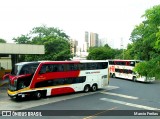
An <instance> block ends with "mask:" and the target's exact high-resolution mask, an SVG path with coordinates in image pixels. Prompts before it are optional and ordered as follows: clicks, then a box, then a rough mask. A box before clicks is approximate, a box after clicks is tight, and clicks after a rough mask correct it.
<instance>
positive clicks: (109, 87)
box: [106, 85, 119, 90]
mask: <svg viewBox="0 0 160 119" xmlns="http://www.w3.org/2000/svg"><path fill="white" fill-rule="evenodd" d="M117 88H119V87H118V86H110V85H109V86H107V89H106V90H113V89H117Z"/></svg>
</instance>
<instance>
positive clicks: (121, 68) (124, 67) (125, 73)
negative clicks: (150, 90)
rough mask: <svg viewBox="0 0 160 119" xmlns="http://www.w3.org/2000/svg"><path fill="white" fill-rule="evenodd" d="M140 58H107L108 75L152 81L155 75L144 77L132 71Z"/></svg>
mask: <svg viewBox="0 0 160 119" xmlns="http://www.w3.org/2000/svg"><path fill="white" fill-rule="evenodd" d="M139 62H140V60H109V70H110V76H111V77H113V78H115V77H117V78H123V79H129V80H133V81H142V82H153V81H155V77H145V76H140V75H139V74H137V73H135V72H134V71H133V69H134V67H135V66H136V64H137V63H139Z"/></svg>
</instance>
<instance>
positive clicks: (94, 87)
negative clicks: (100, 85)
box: [92, 84, 97, 92]
mask: <svg viewBox="0 0 160 119" xmlns="http://www.w3.org/2000/svg"><path fill="white" fill-rule="evenodd" d="M92 91H93V92H95V91H97V85H96V84H93V86H92Z"/></svg>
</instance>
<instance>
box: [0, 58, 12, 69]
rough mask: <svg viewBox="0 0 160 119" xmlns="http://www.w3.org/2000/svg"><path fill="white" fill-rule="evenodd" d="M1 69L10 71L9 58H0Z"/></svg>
mask: <svg viewBox="0 0 160 119" xmlns="http://www.w3.org/2000/svg"><path fill="white" fill-rule="evenodd" d="M1 67H3V68H4V69H12V63H11V58H10V57H3V58H2V57H1V58H0V70H1Z"/></svg>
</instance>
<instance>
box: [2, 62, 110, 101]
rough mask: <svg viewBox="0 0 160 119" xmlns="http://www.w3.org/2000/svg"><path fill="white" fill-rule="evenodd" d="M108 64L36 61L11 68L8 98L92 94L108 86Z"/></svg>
mask: <svg viewBox="0 0 160 119" xmlns="http://www.w3.org/2000/svg"><path fill="white" fill-rule="evenodd" d="M108 73H109V70H108V61H90V60H89V61H87V60H86V61H38V62H22V63H17V64H15V67H14V68H13V69H12V72H11V73H10V74H8V75H6V76H4V78H6V77H9V79H10V82H9V88H8V91H7V92H8V95H9V96H10V97H12V98H14V99H16V98H24V97H27V96H31V97H35V98H37V99H40V98H41V97H43V96H51V95H59V94H66V93H73V92H78V91H84V92H88V91H90V90H92V91H96V90H97V89H99V88H105V87H106V86H107V85H108V84H109V76H108Z"/></svg>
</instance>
